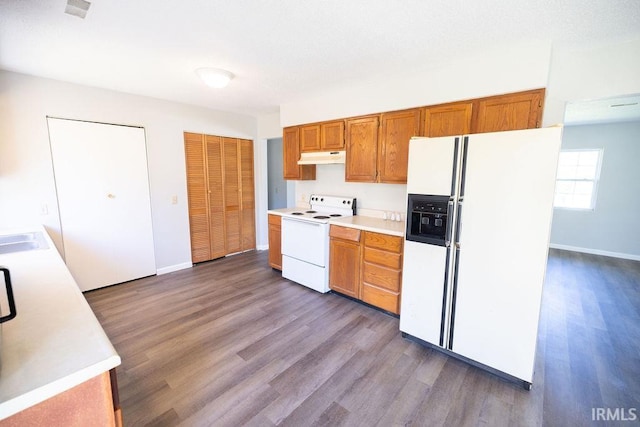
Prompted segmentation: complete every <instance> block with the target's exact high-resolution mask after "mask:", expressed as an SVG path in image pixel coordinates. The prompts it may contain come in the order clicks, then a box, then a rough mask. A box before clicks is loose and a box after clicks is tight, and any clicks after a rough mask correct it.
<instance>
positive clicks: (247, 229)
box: [238, 139, 256, 251]
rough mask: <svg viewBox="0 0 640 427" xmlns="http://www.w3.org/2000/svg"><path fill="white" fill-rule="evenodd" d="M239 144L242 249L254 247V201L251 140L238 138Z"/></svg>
mask: <svg viewBox="0 0 640 427" xmlns="http://www.w3.org/2000/svg"><path fill="white" fill-rule="evenodd" d="M238 145H239V146H240V185H241V188H240V194H241V195H242V214H241V218H242V228H241V230H242V250H243V251H246V250H248V249H255V247H256V203H255V191H254V176H253V141H250V140H248V139H240V140H238Z"/></svg>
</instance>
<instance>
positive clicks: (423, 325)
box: [400, 240, 450, 346]
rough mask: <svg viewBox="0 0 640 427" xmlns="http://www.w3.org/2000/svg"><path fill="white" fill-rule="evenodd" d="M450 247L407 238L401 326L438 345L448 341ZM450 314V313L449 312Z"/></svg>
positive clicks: (416, 335)
mask: <svg viewBox="0 0 640 427" xmlns="http://www.w3.org/2000/svg"><path fill="white" fill-rule="evenodd" d="M448 253H450V248H446V247H444V246H437V245H429V244H426V243H419V242H412V241H409V240H405V241H404V256H403V266H402V301H401V303H402V305H401V308H400V313H402V315H401V316H400V330H401V331H402V332H406V333H408V334H410V335H413V336H414V337H418V338H420V339H422V340H424V341H427V342H429V343H431V344H434V345H439V346H442V345H444V343H445V338H446V337H445V336H444V333H445V330H444V327H445V326H446V325H445V323H446V319H443V298H444V296H445V293H446V294H447V295H448V294H449V290H448V286H449V284H448V283H446V281H448V280H447V277H446V269H447V267H448V265H447V254H448ZM445 314H446V313H445Z"/></svg>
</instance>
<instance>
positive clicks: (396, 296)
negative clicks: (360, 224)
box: [361, 231, 404, 314]
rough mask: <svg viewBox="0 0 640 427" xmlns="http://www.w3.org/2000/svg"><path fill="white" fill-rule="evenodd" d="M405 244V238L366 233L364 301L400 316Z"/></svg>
mask: <svg viewBox="0 0 640 427" xmlns="http://www.w3.org/2000/svg"><path fill="white" fill-rule="evenodd" d="M403 243H404V242H403V239H402V237H398V236H391V235H388V234H382V233H372V232H370V231H365V233H364V242H363V246H364V253H363V260H362V265H363V271H362V296H361V299H362V300H363V301H364V302H366V303H369V304H371V305H375V306H376V307H380V308H382V309H384V310H387V311H390V312H392V313H395V314H400V284H401V283H402V245H403Z"/></svg>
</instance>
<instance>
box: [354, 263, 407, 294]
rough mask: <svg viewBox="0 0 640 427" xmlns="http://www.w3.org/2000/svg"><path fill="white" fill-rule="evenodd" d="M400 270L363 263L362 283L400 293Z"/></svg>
mask: <svg viewBox="0 0 640 427" xmlns="http://www.w3.org/2000/svg"><path fill="white" fill-rule="evenodd" d="M401 274H402V273H401V272H400V270H395V269H391V268H386V267H381V266H379V265H376V264H370V263H368V262H365V263H364V270H363V274H362V282H363V283H365V284H366V283H369V284H372V285H375V286H379V287H381V288H385V289H389V290H390V291H393V292H400V276H401Z"/></svg>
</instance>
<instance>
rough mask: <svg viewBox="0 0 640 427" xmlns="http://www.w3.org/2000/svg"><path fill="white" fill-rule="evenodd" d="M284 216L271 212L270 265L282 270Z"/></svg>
mask: <svg viewBox="0 0 640 427" xmlns="http://www.w3.org/2000/svg"><path fill="white" fill-rule="evenodd" d="M281 224H282V217H281V216H280V215H272V214H269V265H270V266H271V267H272V268H275V269H277V270H282V237H281V234H282V226H281Z"/></svg>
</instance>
